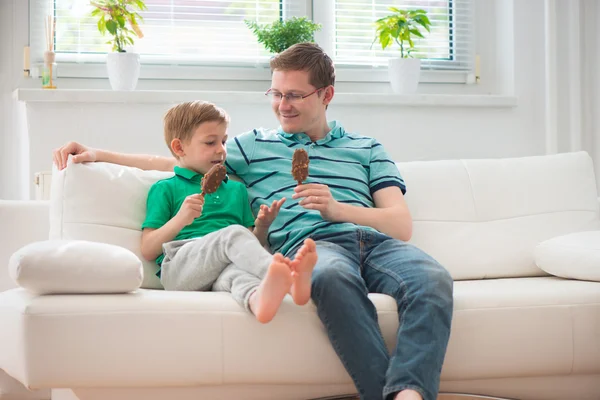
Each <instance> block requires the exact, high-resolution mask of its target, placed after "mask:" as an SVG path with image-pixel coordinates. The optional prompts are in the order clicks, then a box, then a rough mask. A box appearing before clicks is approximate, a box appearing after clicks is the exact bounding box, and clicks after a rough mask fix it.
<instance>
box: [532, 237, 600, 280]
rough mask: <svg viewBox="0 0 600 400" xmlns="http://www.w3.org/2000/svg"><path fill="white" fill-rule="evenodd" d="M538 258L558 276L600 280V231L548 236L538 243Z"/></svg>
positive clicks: (540, 264) (541, 266) (536, 256)
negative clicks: (549, 237)
mask: <svg viewBox="0 0 600 400" xmlns="http://www.w3.org/2000/svg"><path fill="white" fill-rule="evenodd" d="M535 262H536V264H537V265H538V267H540V268H541V269H543V270H544V271H546V272H547V273H549V274H552V275H555V276H560V277H562V278H569V279H579V280H587V281H597V282H600V231H589V232H578V233H572V234H570V235H563V236H559V237H556V238H553V239H550V240H546V241H544V242H542V243H540V244H539V245H538V246H537V247H536V249H535Z"/></svg>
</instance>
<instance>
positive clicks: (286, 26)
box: [244, 17, 321, 53]
mask: <svg viewBox="0 0 600 400" xmlns="http://www.w3.org/2000/svg"><path fill="white" fill-rule="evenodd" d="M244 22H245V23H246V25H247V26H248V27H249V28H250V29H252V31H253V32H254V35H255V36H256V38H257V39H258V42H259V43H262V44H263V46H265V49H267V50H268V51H270V52H271V53H281V52H282V51H284V50H285V49H287V48H288V47H290V46H292V45H294V44H296V43H304V42H314V41H315V32H317V31H319V30H320V29H321V24H317V23H315V22H313V21H311V20H309V19H307V18H306V17H300V18H298V17H292V18H290V19H286V20H283V21H275V22H273V23H272V24H268V25H263V26H261V25H259V24H258V23H257V22H256V21H250V20H245V21H244Z"/></svg>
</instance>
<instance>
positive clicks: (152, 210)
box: [142, 167, 254, 266]
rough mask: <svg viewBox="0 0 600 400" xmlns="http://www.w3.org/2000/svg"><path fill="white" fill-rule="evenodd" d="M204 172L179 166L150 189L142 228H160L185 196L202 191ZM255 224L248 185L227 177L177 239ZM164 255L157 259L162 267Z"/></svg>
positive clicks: (207, 198)
mask: <svg viewBox="0 0 600 400" xmlns="http://www.w3.org/2000/svg"><path fill="white" fill-rule="evenodd" d="M202 176H203V175H202V174H198V173H196V172H194V171H191V170H189V169H186V168H181V167H175V175H174V176H173V177H171V178H168V179H163V180H161V181H158V182H156V183H155V184H154V185H152V187H151V188H150V191H149V192H148V199H147V201H146V219H145V220H144V223H143V224H142V229H144V228H153V229H158V228H160V227H162V226H163V225H164V224H166V223H167V222H169V220H170V219H171V218H173V217H174V216H175V215H177V212H178V211H179V209H180V208H181V205H182V204H183V201H184V200H185V198H186V197H187V196H189V195H192V194H198V193H200V192H201V190H200V181H201V180H202ZM236 224H237V225H242V226H244V227H251V226H254V216H253V215H252V210H251V209H250V203H249V201H248V192H247V190H246V186H244V185H243V184H242V183H240V182H235V181H232V180H227V181H226V182H223V183H221V186H219V188H218V189H217V191H216V192H214V193H211V194H207V195H206V196H205V198H204V207H203V209H202V215H201V216H200V217H199V218H196V219H195V220H194V222H192V223H191V224H190V225H188V226H186V227H184V228H183V229H182V230H181V231H180V232H179V233H178V234H177V236H175V238H174V239H173V240H183V239H192V238H199V237H202V236H204V235H208V234H209V233H212V232H215V231H218V230H219V229H222V228H226V227H228V226H230V225H236ZM163 258H164V254H161V255H160V256H158V258H157V259H156V263H157V264H158V265H159V266H160V264H161V263H162V260H163Z"/></svg>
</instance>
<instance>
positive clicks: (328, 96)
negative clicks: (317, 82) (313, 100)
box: [323, 85, 335, 106]
mask: <svg viewBox="0 0 600 400" xmlns="http://www.w3.org/2000/svg"><path fill="white" fill-rule="evenodd" d="M334 93H335V89H334V88H333V86H331V85H329V86H327V88H325V95H324V96H323V104H325V105H326V106H327V105H329V103H331V100H333V94H334Z"/></svg>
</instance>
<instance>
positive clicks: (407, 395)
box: [394, 389, 423, 400]
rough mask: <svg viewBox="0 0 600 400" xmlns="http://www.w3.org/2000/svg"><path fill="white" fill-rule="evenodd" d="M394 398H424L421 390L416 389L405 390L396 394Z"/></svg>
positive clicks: (396, 399) (412, 399)
mask: <svg viewBox="0 0 600 400" xmlns="http://www.w3.org/2000/svg"><path fill="white" fill-rule="evenodd" d="M394 400H423V398H422V397H421V395H420V394H419V392H417V391H415V390H410V389H407V390H403V391H401V392H400V393H398V394H397V395H396V397H395V398H394Z"/></svg>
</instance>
